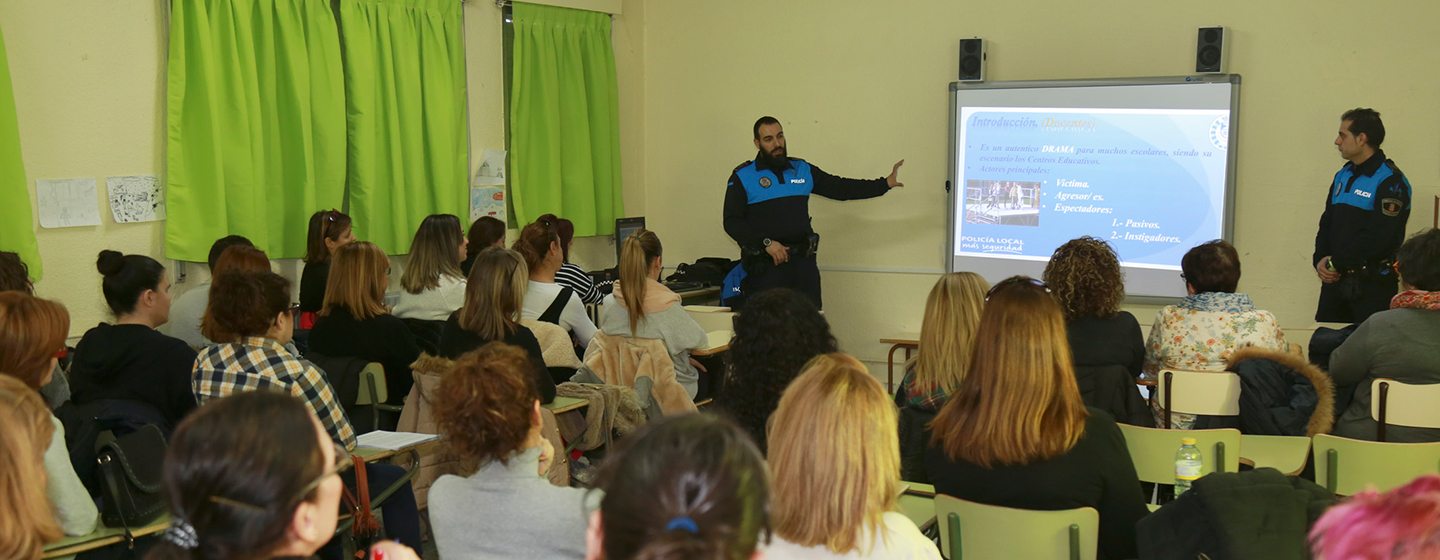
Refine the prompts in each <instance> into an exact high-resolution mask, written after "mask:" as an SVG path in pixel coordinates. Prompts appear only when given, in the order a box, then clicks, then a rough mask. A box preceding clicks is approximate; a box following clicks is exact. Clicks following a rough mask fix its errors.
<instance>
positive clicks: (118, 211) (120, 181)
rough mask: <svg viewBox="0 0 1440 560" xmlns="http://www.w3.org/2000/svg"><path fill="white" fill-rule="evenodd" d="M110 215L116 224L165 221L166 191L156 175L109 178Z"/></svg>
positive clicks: (106, 183) (107, 189) (107, 183)
mask: <svg viewBox="0 0 1440 560" xmlns="http://www.w3.org/2000/svg"><path fill="white" fill-rule="evenodd" d="M105 190H106V191H107V192H108V193H109V194H110V213H111V214H113V215H114V216H115V223H119V224H129V223H137V222H153V221H156V220H163V219H165V191H164V189H163V188H162V187H161V186H160V181H159V179H157V178H156V177H155V176H154V175H138V176H131V177H107V178H106V179H105Z"/></svg>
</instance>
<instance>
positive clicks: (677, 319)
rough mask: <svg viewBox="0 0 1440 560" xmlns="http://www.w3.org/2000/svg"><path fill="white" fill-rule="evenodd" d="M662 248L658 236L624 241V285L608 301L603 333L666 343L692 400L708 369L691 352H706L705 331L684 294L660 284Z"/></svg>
mask: <svg viewBox="0 0 1440 560" xmlns="http://www.w3.org/2000/svg"><path fill="white" fill-rule="evenodd" d="M663 252H664V249H663V248H662V247H661V245H660V238H659V237H657V236H656V235H655V232H653V231H650V230H646V229H641V230H639V231H636V232H635V233H634V234H631V235H630V237H627V238H625V245H624V247H622V248H621V249H620V281H619V282H616V283H615V293H613V294H610V297H608V298H606V299H605V302H606V304H605V311H604V313H602V314H601V315H600V330H601V331H602V332H604V333H605V334H607V335H612V336H620V337H626V338H653V339H657V340H660V341H661V342H664V343H665V349H666V350H667V351H668V352H669V353H670V361H671V362H673V363H674V364H675V379H676V381H679V382H680V386H681V387H684V388H685V393H687V394H688V395H689V396H690V398H691V399H692V400H693V399H694V398H695V395H696V394H698V391H699V390H700V385H699V383H700V371H702V370H704V366H701V365H700V362H697V361H695V359H694V358H691V357H690V351H691V350H694V349H696V348H704V347H705V344H706V343H707V342H709V339H708V338H707V337H706V335H705V329H702V328H700V325H699V324H698V323H696V322H695V319H693V318H691V317H690V314H689V313H687V312H686V311H685V308H684V307H683V306H681V305H680V296H679V295H678V294H676V293H675V292H672V291H670V288H666V287H665V285H664V284H661V283H660V262H661V259H660V258H661V255H662V253H663Z"/></svg>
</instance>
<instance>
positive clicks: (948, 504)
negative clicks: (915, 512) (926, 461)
mask: <svg viewBox="0 0 1440 560" xmlns="http://www.w3.org/2000/svg"><path fill="white" fill-rule="evenodd" d="M935 516H936V517H938V518H939V519H941V520H942V521H943V522H944V530H942V531H940V550H942V551H946V552H947V553H948V555H949V556H948V557H949V558H950V560H963V559H965V558H971V559H975V560H988V559H991V558H1004V559H1006V560H1032V559H1033V560H1059V559H1061V558H1069V559H1070V560H1095V550H1096V546H1097V543H1098V542H1099V534H1100V512H1098V511H1095V508H1088V507H1086V508H1078V509H1066V510H1060V511H1034V510H1025V509H1013V508H1007V507H999V506H987V505H984V504H977V503H975V502H967V501H965V500H961V499H959V498H956V497H953V496H946V495H943V494H940V495H936V496H935Z"/></svg>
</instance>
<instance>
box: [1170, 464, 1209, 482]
mask: <svg viewBox="0 0 1440 560" xmlns="http://www.w3.org/2000/svg"><path fill="white" fill-rule="evenodd" d="M1203 465H1204V463H1202V462H1200V461H1175V478H1180V479H1184V480H1195V479H1197V478H1200V469H1201V467H1202V466H1203Z"/></svg>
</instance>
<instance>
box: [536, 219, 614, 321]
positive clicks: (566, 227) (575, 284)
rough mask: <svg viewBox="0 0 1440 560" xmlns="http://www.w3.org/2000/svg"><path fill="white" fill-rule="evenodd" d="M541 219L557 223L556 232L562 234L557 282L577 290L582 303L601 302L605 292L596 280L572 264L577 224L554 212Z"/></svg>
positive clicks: (576, 293) (576, 292) (556, 273)
mask: <svg viewBox="0 0 1440 560" xmlns="http://www.w3.org/2000/svg"><path fill="white" fill-rule="evenodd" d="M540 220H544V221H548V222H550V223H552V224H555V233H556V234H557V235H559V236H560V253H561V257H562V259H561V261H562V262H564V264H562V265H560V270H558V271H555V283H556V284H559V285H561V286H565V287H567V288H570V289H572V290H575V295H576V296H579V297H580V301H581V302H582V303H600V301H601V300H603V299H605V294H602V293H600V288H597V287H596V286H595V281H594V280H593V279H591V278H590V275H589V274H586V273H585V270H584V269H582V268H580V267H579V266H576V265H573V264H570V246H571V245H573V244H574V243H575V224H574V223H573V222H571V221H570V220H567V219H565V218H561V217H559V216H556V215H554V214H546V215H544V216H540Z"/></svg>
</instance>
